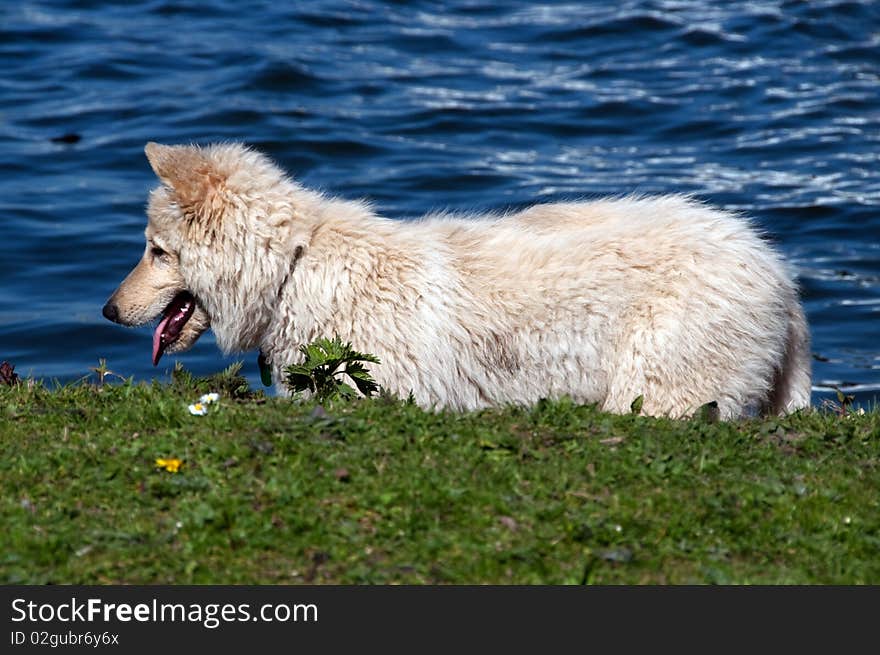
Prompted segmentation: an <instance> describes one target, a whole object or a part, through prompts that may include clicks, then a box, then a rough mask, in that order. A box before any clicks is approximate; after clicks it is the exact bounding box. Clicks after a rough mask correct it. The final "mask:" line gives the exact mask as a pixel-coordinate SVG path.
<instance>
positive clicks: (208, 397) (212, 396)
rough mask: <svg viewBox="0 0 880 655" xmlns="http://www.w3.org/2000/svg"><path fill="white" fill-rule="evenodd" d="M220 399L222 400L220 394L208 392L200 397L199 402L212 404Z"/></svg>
mask: <svg viewBox="0 0 880 655" xmlns="http://www.w3.org/2000/svg"><path fill="white" fill-rule="evenodd" d="M218 400H220V394H219V393H214V392H211V393H206V394H205V395H204V396H202V397H201V398H199V402H200V403H202V404H204V405H210V404H211V403H216V402H217V401H218Z"/></svg>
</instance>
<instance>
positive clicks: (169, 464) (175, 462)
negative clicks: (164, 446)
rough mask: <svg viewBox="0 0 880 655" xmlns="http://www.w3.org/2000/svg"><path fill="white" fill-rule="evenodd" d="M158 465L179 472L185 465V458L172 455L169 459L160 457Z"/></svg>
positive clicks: (157, 461)
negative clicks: (181, 458)
mask: <svg viewBox="0 0 880 655" xmlns="http://www.w3.org/2000/svg"><path fill="white" fill-rule="evenodd" d="M156 466H158V467H159V468H163V469H165V470H166V471H168V472H169V473H177V472H178V471H180V467H181V466H183V460H180V459H177V458H176V457H170V458H168V459H163V458H161V457H159V458H158V459H156Z"/></svg>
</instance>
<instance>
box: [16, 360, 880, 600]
mask: <svg viewBox="0 0 880 655" xmlns="http://www.w3.org/2000/svg"><path fill="white" fill-rule="evenodd" d="M208 392H217V393H218V394H219V400H218V401H217V402H213V403H207V404H205V406H204V409H205V412H206V413H205V414H204V415H196V414H192V413H191V412H190V409H189V405H192V404H194V403H195V402H196V401H198V399H199V398H200V397H201V395H203V394H205V393H208ZM840 414H841V413H840V412H839V411H837V412H835V411H827V410H818V409H816V410H812V411H809V412H805V413H799V414H796V415H793V416H789V417H786V418H784V419H775V418H774V419H768V420H757V419H756V420H748V421H740V422H734V423H723V422H712V417H711V416H708V415H706V413H704V415H703V417H702V418H698V419H694V420H691V421H671V420H663V419H650V418H645V417H639V416H632V415H628V416H614V415H608V414H603V413H601V412H599V411H597V410H596V409H594V408H591V407H584V406H576V405H573V404H571V403H568V402H565V401H559V402H546V403H545V402H542V403H540V404H539V405H537V406H536V407H534V408H531V409H528V410H526V409H516V408H509V409H504V410H492V411H484V412H478V413H471V414H452V413H437V414H434V413H428V412H425V411H423V410H421V409H419V408H417V407H415V406H412V405H408V404H406V403H403V402H398V401H391V400H387V399H383V398H375V399H369V400H360V401H355V402H348V403H341V404H334V405H328V406H326V407H323V406H318V405H315V404H314V403H311V404H309V403H302V404H301V403H294V402H291V401H290V400H285V399H281V398H266V397H264V396H262V395H261V394H255V393H252V392H251V391H250V390H249V389H248V388H247V384H246V382H245V381H244V380H243V379H242V378H240V377H238V376H237V375H236V374H235V371H230V372H227V373H226V374H221V375H218V376H214V377H212V378H205V379H199V380H196V379H193V378H192V377H191V376H189V375H187V374H186V373H184V372H178V373H177V374H176V375H175V378H174V382H173V383H172V384H170V385H159V384H152V385H142V384H134V383H132V382H131V381H126V382H118V383H113V384H111V383H110V379H109V377H108V378H107V379H105V384H103V385H96V384H80V385H70V386H65V387H60V388H55V389H47V388H45V387H43V386H42V385H41V384H34V383H33V382H32V381H31V382H29V381H27V380H25V381H22V382H21V383H19V384H17V385H14V386H0V422H2V425H3V427H2V430H0V523H2V525H3V526H4V527H3V530H2V535H0V581H2V582H5V583H13V584H17V583H32V584H47V583H54V584H63V583H75V584H111V583H148V584H152V583H164V584H191V583H195V584H203V583H211V584H227V583H229V584H239V583H247V584H257V583H259V584H298V583H314V584H326V583H342V584H352V583H353V584H362V583H414V584H435V583H437V584H446V583H455V584H458V583H479V584H482V583H499V584H509V583H517V584H535V583H547V584H580V583H610V584H616V583H630V584H655V583H667V584H680V583H698V584H700V583H753V584H764V583H779V584H851V583H853V584H861V583H873V584H877V583H880V558H878V557H877V553H878V548H880V496H878V494H877V489H878V488H880V413H878V412H877V411H876V410H872V411H869V412H867V413H864V414H858V413H856V412H853V411H848V412H846V415H843V416H842V415H840Z"/></svg>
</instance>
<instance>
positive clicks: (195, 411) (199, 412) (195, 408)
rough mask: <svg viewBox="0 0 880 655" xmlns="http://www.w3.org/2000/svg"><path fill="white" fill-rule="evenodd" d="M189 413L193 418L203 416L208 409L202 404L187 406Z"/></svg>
mask: <svg viewBox="0 0 880 655" xmlns="http://www.w3.org/2000/svg"><path fill="white" fill-rule="evenodd" d="M189 413H190V414H192V415H193V416H204V415H205V414H207V413H208V408H207V407H205V405H204V404H203V403H193V404H192V405H190V406H189Z"/></svg>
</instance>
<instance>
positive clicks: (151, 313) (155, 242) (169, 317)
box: [103, 143, 306, 365]
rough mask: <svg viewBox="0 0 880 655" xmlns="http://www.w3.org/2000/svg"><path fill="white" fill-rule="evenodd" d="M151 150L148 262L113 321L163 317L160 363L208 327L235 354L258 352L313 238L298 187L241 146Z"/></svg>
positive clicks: (120, 297) (124, 290)
mask: <svg viewBox="0 0 880 655" xmlns="http://www.w3.org/2000/svg"><path fill="white" fill-rule="evenodd" d="M145 150H146V154H147V159H148V160H149V162H150V165H151V166H152V167H153V170H154V171H155V172H156V175H157V176H158V177H159V179H160V181H161V182H162V185H161V186H159V187H158V188H156V189H154V190H153V192H152V193H151V195H150V202H149V206H148V208H147V214H148V223H147V229H146V232H145V236H146V241H147V243H146V248H145V250H144V254H143V257H142V258H141V260H140V262H139V263H138V264H137V266H135V268H134V269H133V270H132V271H131V273H129V275H128V277H126V278H125V280H123V282H122V284H120V286H119V288H118V289H117V290H116V291H115V292H114V293H113V295H112V296H111V297H110V299H109V300H108V301H107V304H106V305H105V306H104V310H103V313H104V316H105V317H106V318H108V319H110V320H111V321H115V322H117V323H121V324H122V325H128V326H137V325H143V324H145V323H148V322H150V321H152V320H154V319H156V318H159V323H158V325H157V326H156V329H155V332H154V334H153V364H154V365H155V364H157V363H158V362H159V359H160V358H161V357H162V355H163V353H165V352H179V351H183V350H187V349H188V348H190V347H191V346H192V345H193V344H194V343H195V342H196V340H197V339H198V338H199V337H200V336H201V335H202V333H203V332H204V331H205V330H207V329H208V327H212V328H213V330H214V333H215V335H216V337H217V342H218V344H219V345H220V347H221V348H222V349H223V350H225V351H227V352H229V351H235V350H248V349H251V348H255V347H257V346H258V345H259V343H260V337H261V336H262V334H263V333H264V332H265V329H266V327H267V326H268V323H269V321H270V320H271V317H272V315H273V305H274V303H275V302H277V300H278V293H279V287H280V285H281V284H282V282H283V280H284V279H285V278H286V277H287V275H288V274H289V272H290V269H291V266H292V264H293V253H294V252H297V249H298V248H299V249H300V251H301V247H302V246H303V245H304V243H302V242H303V241H304V239H305V238H306V235H305V234H304V232H303V230H302V229H298V228H297V225H296V223H297V221H295V220H294V219H295V218H296V217H297V213H296V211H295V209H294V207H293V205H292V195H293V192H294V191H295V189H296V185H295V184H294V183H293V182H292V181H290V180H289V179H287V177H286V176H285V175H284V173H283V172H282V171H281V170H280V169H278V168H277V167H276V166H275V165H274V164H273V163H272V162H271V161H269V160H268V159H267V158H266V157H264V156H263V155H261V154H259V153H257V152H254V151H252V150H250V149H248V148H245V147H244V146H242V145H239V144H222V145H215V146H211V147H208V148H204V149H203V148H199V147H196V146H163V145H159V144H157V143H148V144H147V146H146V149H145ZM300 227H301V226H300Z"/></svg>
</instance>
